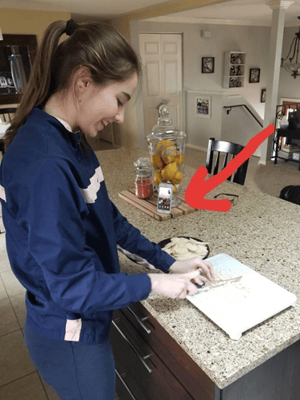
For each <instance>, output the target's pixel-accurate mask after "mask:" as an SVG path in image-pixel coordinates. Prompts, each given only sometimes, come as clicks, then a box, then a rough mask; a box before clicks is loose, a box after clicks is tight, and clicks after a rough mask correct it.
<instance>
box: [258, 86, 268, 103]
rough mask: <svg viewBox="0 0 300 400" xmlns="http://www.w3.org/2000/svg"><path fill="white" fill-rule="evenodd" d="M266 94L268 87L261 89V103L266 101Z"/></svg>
mask: <svg viewBox="0 0 300 400" xmlns="http://www.w3.org/2000/svg"><path fill="white" fill-rule="evenodd" d="M266 94H267V89H261V94H260V102H261V103H265V102H266Z"/></svg>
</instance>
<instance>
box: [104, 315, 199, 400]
mask: <svg viewBox="0 0 300 400" xmlns="http://www.w3.org/2000/svg"><path fill="white" fill-rule="evenodd" d="M110 338H111V342H112V348H113V352H114V357H115V363H116V368H117V370H118V371H120V373H121V374H122V376H123V380H124V381H125V382H126V385H127V386H128V388H129V389H130V391H131V392H132V393H133V395H134V396H135V397H136V399H137V400H144V399H147V400H157V399H163V400H191V399H192V398H191V396H190V395H189V394H188V393H187V392H186V390H185V389H184V388H183V387H182V385H181V384H180V383H179V382H178V380H177V379H176V378H175V377H174V376H173V374H172V373H171V372H170V371H169V369H168V368H167V367H166V366H165V365H164V363H163V362H162V361H161V360H160V358H159V357H158V356H157V354H156V353H155V352H154V351H153V349H151V347H150V346H149V345H148V344H147V343H146V342H145V341H144V340H143V338H142V337H141V336H140V335H139V334H138V333H137V332H136V330H135V329H134V327H133V326H132V325H131V323H130V322H129V321H128V320H127V319H126V318H125V317H124V316H122V317H120V318H118V317H117V318H114V321H113V325H112V329H111V335H110Z"/></svg>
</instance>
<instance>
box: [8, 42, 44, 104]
mask: <svg viewBox="0 0 300 400" xmlns="http://www.w3.org/2000/svg"><path fill="white" fill-rule="evenodd" d="M36 50H37V39H36V35H3V40H1V41H0V105H2V104H14V103H19V102H20V100H21V98H22V93H23V91H24V89H25V87H26V83H27V82H28V80H29V76H30V73H31V70H32V65H33V62H34V59H35V55H36Z"/></svg>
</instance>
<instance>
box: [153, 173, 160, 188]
mask: <svg viewBox="0 0 300 400" xmlns="http://www.w3.org/2000/svg"><path fill="white" fill-rule="evenodd" d="M153 180H154V183H155V185H159V184H160V183H161V182H162V180H161V174H160V171H157V172H156V173H155V174H154V177H153Z"/></svg>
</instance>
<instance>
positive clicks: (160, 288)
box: [148, 269, 207, 299]
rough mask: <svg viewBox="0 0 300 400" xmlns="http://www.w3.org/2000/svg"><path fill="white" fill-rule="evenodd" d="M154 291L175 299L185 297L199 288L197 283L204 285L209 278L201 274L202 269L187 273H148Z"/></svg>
mask: <svg viewBox="0 0 300 400" xmlns="http://www.w3.org/2000/svg"><path fill="white" fill-rule="evenodd" d="M148 276H149V278H150V280H151V288H152V290H153V292H155V293H158V294H162V295H163V296H167V297H171V298H172V299H175V298H177V297H179V298H180V299H185V298H186V296H187V295H190V296H192V295H194V294H196V293H197V291H198V288H197V286H196V285H195V283H198V284H199V285H203V283H204V282H206V281H207V278H205V277H204V276H201V275H200V270H199V269H198V270H195V271H191V272H188V273H186V274H148Z"/></svg>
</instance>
